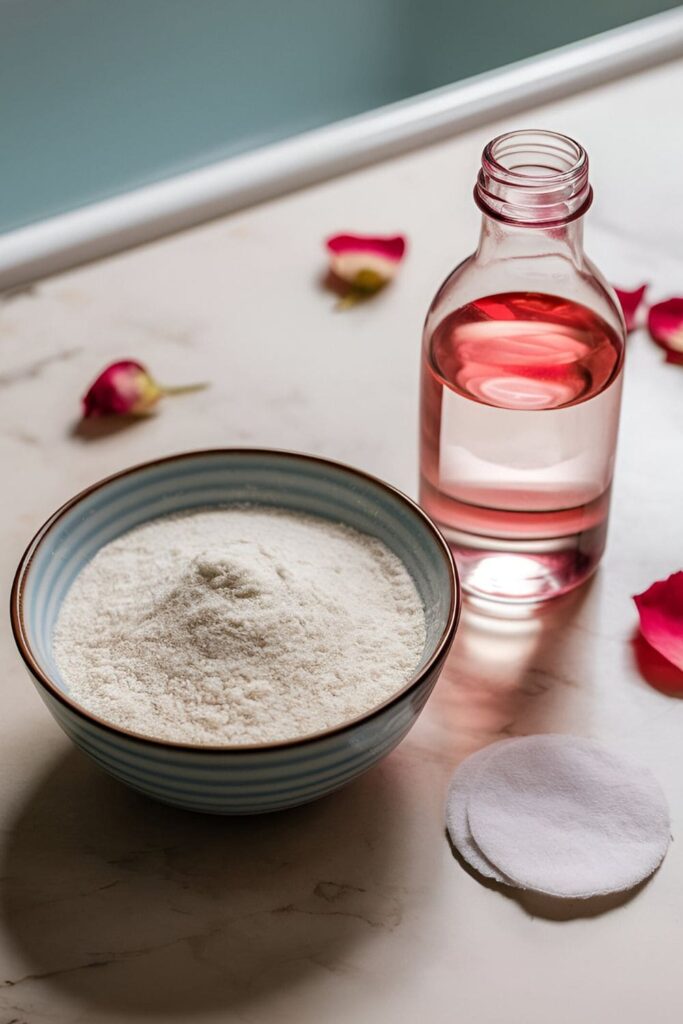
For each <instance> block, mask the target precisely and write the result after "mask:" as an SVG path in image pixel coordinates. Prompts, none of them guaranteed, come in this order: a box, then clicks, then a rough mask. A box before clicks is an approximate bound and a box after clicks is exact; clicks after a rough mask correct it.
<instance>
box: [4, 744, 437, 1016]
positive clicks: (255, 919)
mask: <svg viewBox="0 0 683 1024" xmlns="http://www.w3.org/2000/svg"><path fill="white" fill-rule="evenodd" d="M408 781H409V780H407V779H406V778H405V776H402V775H401V773H400V772H397V771H396V770H394V769H392V765H391V759H390V760H389V761H388V762H384V763H383V764H382V765H380V766H377V767H376V768H375V769H373V770H372V771H370V772H369V773H367V774H366V775H365V776H363V777H362V778H361V779H359V780H357V781H356V782H355V783H353V784H351V785H350V786H348V787H346V788H345V789H344V790H342V791H340V792H339V793H336V794H333V795H332V796H330V797H328V798H326V799H324V800H321V801H318V802H317V803H314V804H310V805H307V806H305V807H301V808H295V809H293V810H291V811H284V812H280V813H277V814H269V815H262V816H255V817H251V818H219V817H212V816H204V815H197V814H191V813H189V812H183V811H180V810H177V809H174V808H171V807H166V806H163V805H161V804H156V803H153V802H152V801H149V800H147V799H145V798H144V797H142V796H138V795H137V794H135V793H134V792H132V791H130V790H128V789H126V788H125V787H123V786H121V785H120V784H119V783H117V782H115V781H114V780H112V779H110V778H109V777H108V776H106V775H104V774H102V773H100V772H99V771H97V770H96V769H94V768H93V766H92V765H91V764H90V763H89V762H88V761H87V760H86V759H85V758H84V757H82V756H81V755H80V754H77V753H75V752H71V753H69V754H68V755H67V756H65V757H62V758H61V759H60V760H59V761H58V763H57V764H56V765H55V766H54V767H53V769H52V770H51V771H50V772H49V773H48V774H46V775H45V777H44V778H43V779H42V780H41V781H40V783H39V784H38V785H37V787H36V789H35V791H34V792H33V793H32V795H31V797H30V799H28V800H27V801H26V802H25V804H24V806H22V807H21V808H20V810H19V812H18V814H17V817H16V820H15V821H14V822H13V824H12V827H11V829H10V831H9V835H8V839H7V840H6V842H5V847H4V851H3V855H2V863H1V864H0V872H1V874H2V876H3V878H4V887H3V896H2V901H1V903H0V913H1V914H2V917H3V918H4V924H5V926H6V928H7V932H8V933H9V934H10V935H11V936H12V939H13V941H14V945H15V947H16V948H15V951H14V952H15V953H16V954H18V956H17V959H18V960H19V962H21V963H22V964H23V965H24V966H23V967H22V970H21V971H18V972H16V976H13V977H9V978H7V979H6V980H5V981H4V982H1V981H0V995H1V996H2V999H3V1000H5V1001H8V1002H7V1003H6V1005H7V1006H8V1007H10V1006H11V1007H12V1008H16V1009H17V1010H23V1011H24V1012H27V1011H26V1010H25V1009H24V1007H25V1006H27V1005H30V1006H33V1007H34V1009H35V1007H36V1005H37V1003H38V1002H40V1000H41V999H44V1001H45V1002H44V1005H45V1007H49V1006H50V1005H51V1000H53V998H54V993H55V989H59V990H61V991H62V992H66V993H67V994H68V995H69V996H70V997H71V998H73V999H75V1000H77V1002H78V1003H79V1005H80V1006H82V1007H86V1008H89V1009H90V1010H91V1011H92V1012H94V1010H95V1008H98V1007H99V1008H106V1009H107V1010H108V1011H110V1012H114V1013H116V1014H120V1015H121V1018H122V1019H125V1017H126V1015H128V1014H133V1013H144V1014H147V1015H150V1016H152V1015H158V1016H159V1017H160V1018H161V1019H164V1020H171V1019H182V1020H189V1019H192V1018H193V1017H194V1016H195V1015H196V1014H198V1013H199V1012H200V1011H202V1010H207V1009H208V1010H211V1009H213V1010H216V1009H223V1010H232V1011H233V1012H234V1013H235V1014H236V1015H239V1013H240V1012H248V1007H249V1006H250V1004H252V1003H254V1002H256V1001H258V1003H259V1004H260V1005H262V1004H263V1003H264V1001H266V1000H267V999H268V997H269V995H270V994H272V993H273V991H274V990H277V991H278V992H280V991H282V990H290V991H291V990H292V989H296V987H297V985H298V983H299V981H300V980H301V979H302V978H303V977H304V976H305V975H307V974H310V973H318V974H321V975H323V977H327V976H329V972H331V971H335V970H347V971H349V972H352V973H353V971H355V970H360V966H361V965H362V959H363V956H364V949H365V947H366V946H369V945H370V944H372V943H376V942H381V941H382V939H383V938H384V937H386V935H387V934H388V933H390V932H391V931H393V930H394V929H395V928H396V927H398V925H399V923H400V921H401V918H402V915H403V913H404V909H405V904H406V902H407V901H409V900H410V899H411V892H413V893H415V892H419V891H420V890H421V889H424V886H425V885H428V884H429V880H430V878H431V877H432V875H433V872H434V870H435V868H434V865H433V864H431V860H432V859H433V858H432V857H431V855H430V853H429V851H424V855H422V856H421V855H420V853H421V843H420V836H419V835H417V834H413V832H416V831H417V830H413V832H411V830H410V820H411V815H410V814H409V813H408V811H407V809H406V801H407V800H409V799H410V795H409V792H408V789H409V787H408V785H407V782H408ZM435 855H436V854H435ZM340 964H341V965H342V966H340Z"/></svg>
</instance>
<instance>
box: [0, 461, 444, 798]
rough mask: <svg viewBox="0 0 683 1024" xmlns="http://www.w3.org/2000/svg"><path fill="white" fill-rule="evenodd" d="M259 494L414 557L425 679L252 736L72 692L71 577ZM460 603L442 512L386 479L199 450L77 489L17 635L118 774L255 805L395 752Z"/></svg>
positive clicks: (28, 581) (58, 702)
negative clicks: (60, 665) (439, 519)
mask: <svg viewBox="0 0 683 1024" xmlns="http://www.w3.org/2000/svg"><path fill="white" fill-rule="evenodd" d="M232 502H252V503H258V504H259V505H274V506H278V507H281V508H288V509H295V510H299V511H303V512H309V513H311V514H313V515H318V516H324V517H326V518H328V519H332V520H335V521H336V522H343V523H347V524H348V525H350V526H353V527H355V528H356V529H358V530H362V531H364V532H365V533H369V534H373V535H374V536H377V537H379V538H381V540H383V541H384V543H385V544H387V545H388V547H389V548H391V549H392V550H393V551H394V552H395V553H396V554H397V555H398V556H399V557H400V558H401V559H402V560H403V562H404V563H405V565H406V567H407V568H408V570H409V572H410V574H411V575H412V577H413V579H414V581H415V584H416V586H417V589H418V591H419V593H420V596H421V598H422V601H423V603H424V607H425V613H426V623H427V641H426V644H425V648H424V651H423V653H422V658H421V660H420V664H419V666H418V668H417V671H416V673H415V675H414V676H413V677H412V678H411V679H409V680H407V681H406V684H405V686H403V688H402V689H401V690H399V692H398V693H396V694H395V696H393V697H392V698H391V699H389V700H387V701H386V702H385V703H384V704H382V705H381V706H379V707H376V708H374V709H373V710H372V711H370V712H368V713H367V714H364V715H362V716H361V717H359V718H357V719H355V720H353V721H349V722H346V723H345V724H344V725H342V726H340V727H338V728H335V729H330V730H328V731H326V732H323V733H320V734H317V735H315V736H307V737H305V738H303V739H298V740H295V741H292V742H283V743H273V744H268V745H264V744H261V745H252V746H246V745H243V746H236V745H232V746H227V745H225V746H204V745H202V746H200V745H192V744H183V743H168V742H165V741H161V740H152V739H149V738H146V737H144V736H140V735H137V734H135V733H133V732H129V731H127V730H126V729H122V728H119V727H116V726H112V725H110V724H108V723H107V722H105V721H103V720H102V719H100V718H98V717H97V716H96V715H93V714H91V713H89V712H88V711H86V710H85V709H84V708H82V707H79V706H78V705H77V704H76V703H75V702H74V701H73V700H71V698H70V697H69V689H68V686H67V685H66V683H65V681H64V680H63V679H62V678H61V677H60V674H59V671H58V669H57V665H56V664H55V658H54V654H53V650H52V633H53V629H54V624H55V621H56V619H57V615H58V613H59V607H60V604H61V602H62V600H63V599H64V595H65V594H66V592H67V590H68V588H69V586H70V585H71V583H72V582H73V580H74V578H75V577H76V575H77V574H78V573H79V572H80V570H81V569H82V568H83V566H84V565H85V564H86V563H87V562H88V561H89V560H90V559H91V558H92V557H93V555H95V553H96V552H97V551H98V549H99V548H101V547H102V545H104V544H107V543H108V542H109V541H111V540H113V539H114V538H115V537H118V536H119V535H120V534H121V533H124V532H125V531H126V530H130V529H131V528H132V527H134V526H137V525H139V524H140V523H143V522H146V521H147V520H149V519H153V518H155V517H156V516H160V515H164V514H166V513H170V512H180V511H182V510H184V509H191V508H198V507H202V506H207V505H218V504H221V505H224V504H229V503H232ZM459 611H460V592H459V587H458V581H457V576H456V572H455V568H454V566H453V560H452V558H451V555H450V552H449V550H448V547H447V545H446V543H445V542H444V540H443V538H442V537H441V535H440V533H439V532H438V530H437V529H436V527H435V526H434V525H433V523H432V522H431V520H430V519H429V518H428V517H427V516H426V515H425V514H424V512H422V510H421V509H419V508H418V507H417V505H415V504H414V503H413V502H412V501H410V500H409V499H408V498H406V497H405V496H404V495H402V494H401V493H400V492H399V491H396V490H394V489H393V488H392V487H389V486H388V485H387V484H384V483H381V482H380V481H379V480H376V479H374V478H373V477H370V476H366V475H365V474H363V473H360V472H358V471H357V470H354V469H350V468H348V467H347V466H342V465H339V464H337V463H333V462H328V461H325V460H323V459H316V458H311V457H308V456H305V455H295V454H291V453H288V452H279V451H266V450H256V451H251V450H246V449H230V450H216V451H205V452H190V453H187V454H184V455H177V456H172V457H171V458H167V459H159V460H157V461H155V462H149V463H146V464H145V465H142V466H135V467H133V468H132V469H128V470H126V471H124V472H123V473H118V474H117V475H115V476H112V477H109V478H108V479H106V480H102V481H101V482H100V483H97V484H95V485H94V486H93V487H90V488H88V490H86V491H83V492H82V493H81V494H79V495H77V496H76V497H75V498H72V499H71V501H69V502H67V504H66V505H64V506H63V507H62V508H60V509H59V510H58V511H57V512H55V514H54V515H53V516H51V518H50V519H48V521H47V522H46V523H45V525H44V526H43V527H42V528H41V529H40V530H39V531H38V533H37V534H36V536H35V537H34V539H33V540H32V541H31V543H30V544H29V546H28V548H27V550H26V552H25V553H24V556H23V558H22V560H21V563H20V565H19V568H18V570H17V574H16V577H15V580H14V586H13V588H12V598H11V616H12V628H13V631H14V637H15V640H16V642H17V645H18V647H19V651H20V652H21V655H22V657H23V659H24V661H25V663H26V666H27V668H28V670H29V673H30V675H31V677H32V679H33V681H34V683H35V684H36V686H37V689H38V692H39V693H40V695H41V697H42V698H43V700H44V701H45V703H46V704H47V706H48V708H49V709H50V711H51V712H52V714H53V715H54V717H55V718H56V719H57V722H58V723H59V725H60V726H61V727H62V729H63V730H64V732H65V733H66V734H67V735H68V736H69V737H70V738H71V739H72V740H73V742H74V743H75V744H76V746H78V747H80V748H81V750H83V751H85V753H86V754H88V755H89V756H90V757H91V758H92V759H93V760H94V761H96V762H97V763H98V764H99V765H100V766H101V767H102V768H104V769H105V771H107V772H109V773H110V774H111V775H114V776H116V778H117V779H120V780H121V781H122V782H125V783H126V784H127V785H128V786H131V787H133V789H136V790H139V791H140V792H141V793H145V794H147V795H148V796H151V797H155V798H156V799H158V800H162V801H164V802H165V803H169V804H175V805H176V806H178V807H184V808H188V809H190V810H196V811H208V812H212V813H216V814H252V813H256V812H260V811H273V810H278V809H280V808H283V807H292V806H294V805H296V804H301V803H305V802H307V801H309V800H314V799H316V798H317V797H320V796H323V795H324V794H326V793H329V792H331V791H332V790H334V789H337V788H338V787H339V786H343V785H344V784H345V783H346V782H349V781H350V780H351V779H353V778H355V777H356V776H357V775H360V774H361V772H364V771H365V770H366V769H367V768H369V767H370V766H371V765H372V764H374V763H375V762H376V761H378V760H379V759H380V758H382V757H384V756H385V754H388V753H389V751H390V750H392V748H393V747H395V746H396V744H397V743H398V742H399V741H400V740H401V739H402V738H403V737H404V736H405V734H406V733H407V732H408V730H409V729H410V727H411V726H412V725H413V723H414V722H415V720H416V718H417V716H418V715H419V713H420V711H421V710H422V707H423V706H424V703H425V701H426V700H427V697H428V696H429V694H430V693H431V690H432V688H433V686H434V684H435V682H436V680H437V678H438V675H439V673H440V671H441V669H442V667H443V664H444V661H445V658H446V655H447V653H448V650H449V648H450V646H451V643H452V641H453V637H454V635H455V630H456V626H457V620H458V614H459Z"/></svg>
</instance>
